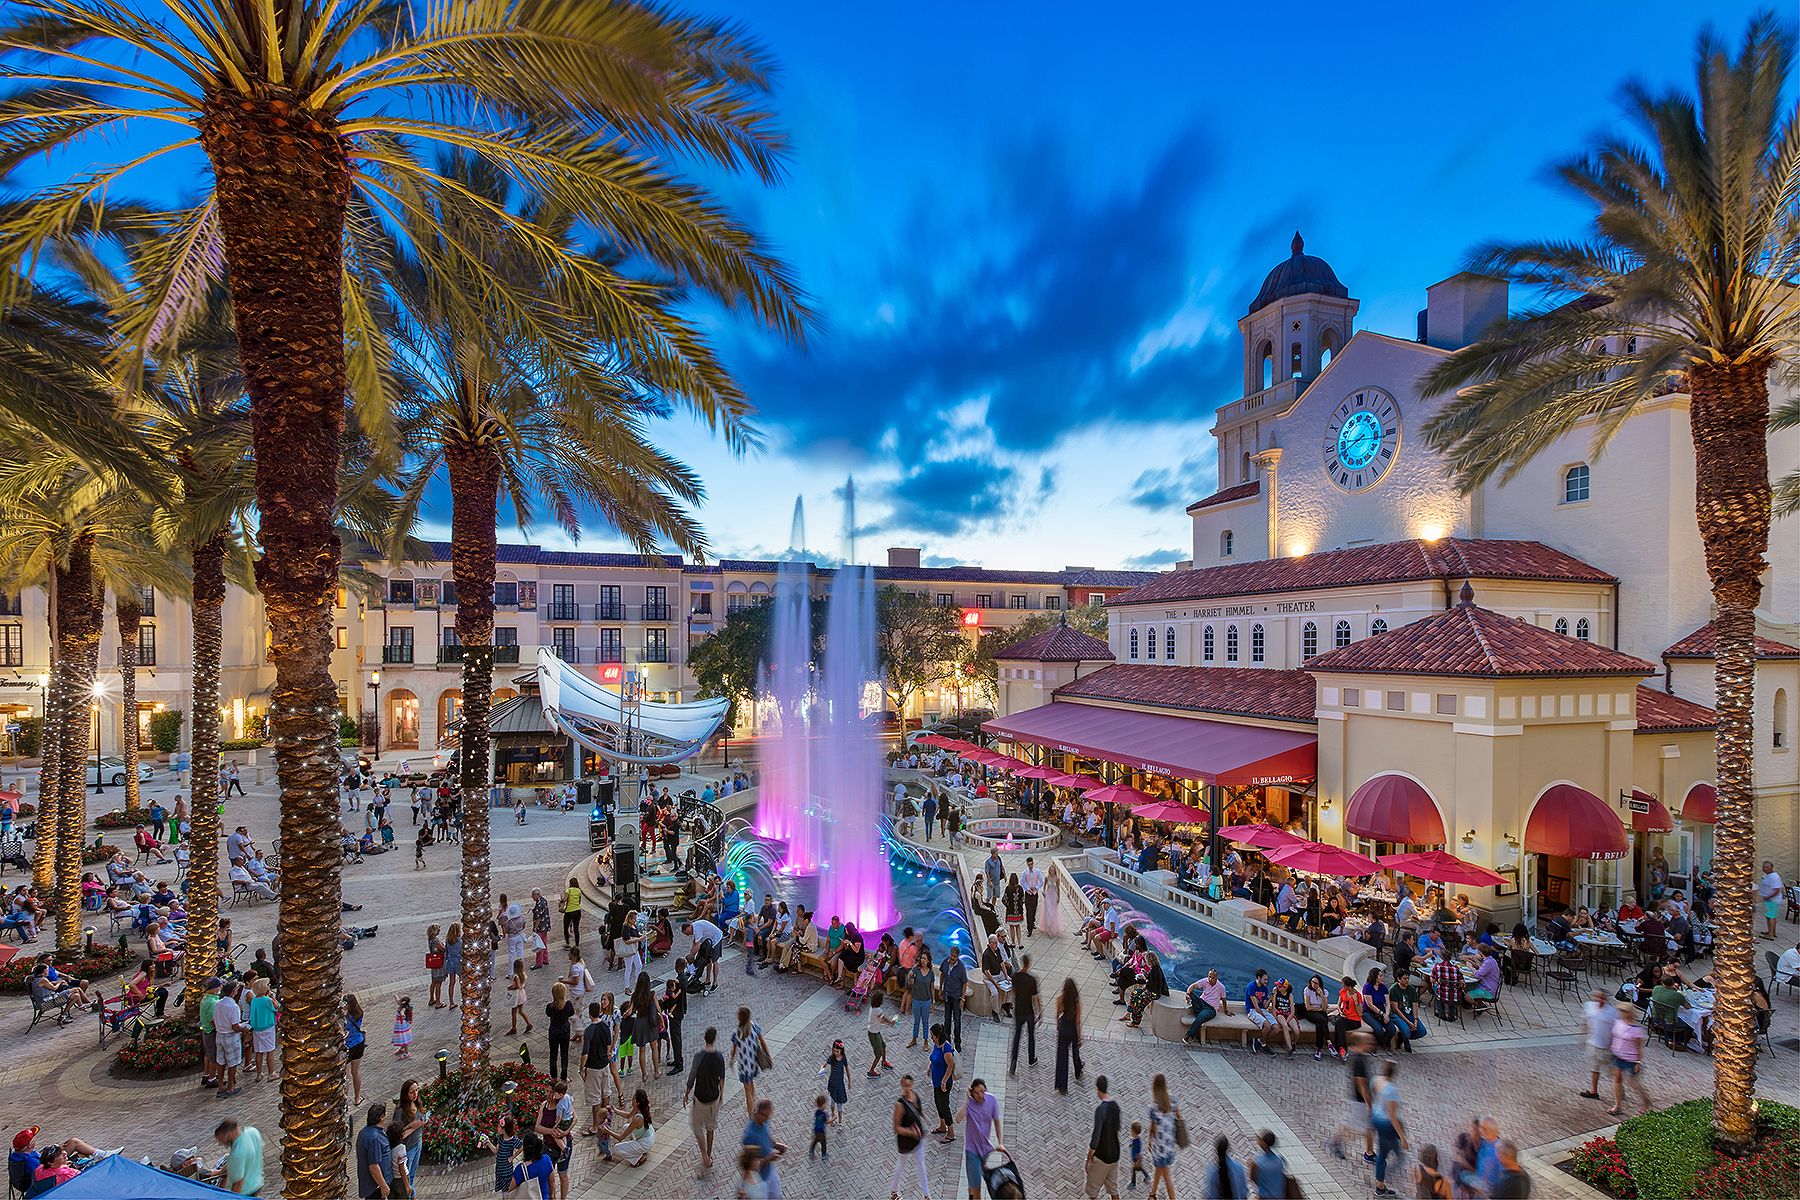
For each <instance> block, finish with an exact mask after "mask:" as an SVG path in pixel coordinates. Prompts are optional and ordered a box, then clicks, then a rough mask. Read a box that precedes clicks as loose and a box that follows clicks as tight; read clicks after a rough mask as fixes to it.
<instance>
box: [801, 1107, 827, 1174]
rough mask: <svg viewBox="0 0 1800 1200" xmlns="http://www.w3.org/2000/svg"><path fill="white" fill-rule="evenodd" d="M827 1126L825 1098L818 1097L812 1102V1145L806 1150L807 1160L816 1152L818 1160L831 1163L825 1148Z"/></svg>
mask: <svg viewBox="0 0 1800 1200" xmlns="http://www.w3.org/2000/svg"><path fill="white" fill-rule="evenodd" d="M829 1124H831V1118H830V1117H829V1116H827V1115H826V1112H825V1097H823V1096H820V1097H819V1098H818V1099H817V1100H815V1101H814V1102H813V1136H812V1145H810V1146H808V1147H807V1148H806V1157H807V1158H808V1159H811V1158H812V1156H813V1151H814V1150H817V1151H818V1152H819V1157H820V1158H822V1159H824V1160H825V1161H826V1162H830V1161H831V1151H829V1150H827V1149H826V1148H825V1127H826V1126H827V1125H829Z"/></svg>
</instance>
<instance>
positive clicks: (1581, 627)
mask: <svg viewBox="0 0 1800 1200" xmlns="http://www.w3.org/2000/svg"><path fill="white" fill-rule="evenodd" d="M1590 628H1591V626H1589V625H1588V619H1587V618H1586V617H1583V618H1581V620H1579V621H1577V622H1575V636H1576V637H1577V638H1578V639H1580V640H1581V641H1584V642H1585V641H1587V640H1588V632H1589V630H1590Z"/></svg>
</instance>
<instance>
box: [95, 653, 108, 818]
mask: <svg viewBox="0 0 1800 1200" xmlns="http://www.w3.org/2000/svg"><path fill="white" fill-rule="evenodd" d="M93 692H94V791H95V792H104V791H105V790H106V774H105V769H104V768H103V767H102V766H101V765H100V699H101V697H103V696H105V695H106V685H105V684H104V683H101V682H100V681H99V680H98V679H96V680H94V687H93Z"/></svg>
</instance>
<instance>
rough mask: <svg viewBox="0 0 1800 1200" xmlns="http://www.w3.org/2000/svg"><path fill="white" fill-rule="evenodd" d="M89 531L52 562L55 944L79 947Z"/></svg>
mask: <svg viewBox="0 0 1800 1200" xmlns="http://www.w3.org/2000/svg"><path fill="white" fill-rule="evenodd" d="M93 547H94V535H93V534H91V533H82V534H80V535H79V536H78V537H77V538H76V539H75V544H74V546H73V547H72V548H71V549H70V551H69V562H68V565H67V566H60V565H59V566H56V567H54V568H53V569H54V570H55V571H56V573H57V579H56V606H57V613H56V635H57V648H56V669H57V674H58V675H59V676H60V678H61V682H60V686H59V687H58V703H57V716H58V719H59V720H60V722H61V724H62V752H61V772H60V779H59V781H58V784H57V805H56V880H55V887H56V892H55V908H56V948H57V950H58V951H59V952H63V953H73V952H74V951H75V950H77V949H78V948H79V947H80V945H81V851H82V844H83V842H84V840H85V839H86V837H87V755H88V750H89V749H90V746H89V745H88V728H89V722H90V720H91V719H92V705H93V702H94V701H93V690H94V674H95V671H94V668H95V664H96V660H97V659H98V657H99V653H100V628H101V618H102V614H101V611H100V605H101V604H103V603H104V602H105V597H104V594H103V593H102V594H99V595H97V594H96V592H97V589H96V588H95V586H94V559H93Z"/></svg>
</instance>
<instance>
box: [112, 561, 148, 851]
mask: <svg viewBox="0 0 1800 1200" xmlns="http://www.w3.org/2000/svg"><path fill="white" fill-rule="evenodd" d="M113 619H114V620H115V621H116V622H117V624H118V627H119V713H120V720H119V757H120V758H122V759H124V760H125V811H126V812H128V813H130V814H131V815H133V816H136V815H137V811H138V803H139V796H138V722H137V707H138V706H137V673H138V626H139V625H140V624H142V623H143V620H144V602H143V600H142V599H140V598H139V595H138V590H137V588H136V586H134V585H133V584H132V583H131V582H130V581H129V580H127V581H124V582H123V583H121V584H120V586H119V588H118V590H117V591H115V592H114V593H113Z"/></svg>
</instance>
